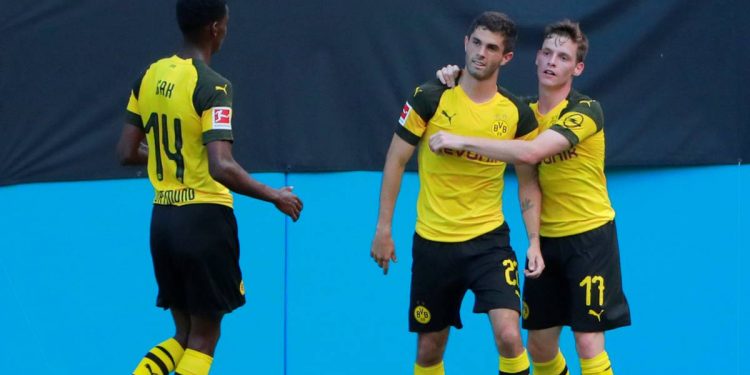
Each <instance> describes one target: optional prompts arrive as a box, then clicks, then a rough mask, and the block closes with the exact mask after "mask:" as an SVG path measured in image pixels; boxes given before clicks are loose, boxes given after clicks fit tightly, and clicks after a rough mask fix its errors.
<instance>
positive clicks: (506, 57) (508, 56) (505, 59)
mask: <svg viewBox="0 0 750 375" xmlns="http://www.w3.org/2000/svg"><path fill="white" fill-rule="evenodd" d="M512 59H513V52H508V53H506V54H504V55H503V59H502V60H501V61H500V65H505V64H507V63H509V62H510V60H512Z"/></svg>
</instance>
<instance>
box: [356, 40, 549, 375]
mask: <svg viewBox="0 0 750 375" xmlns="http://www.w3.org/2000/svg"><path fill="white" fill-rule="evenodd" d="M464 50H465V52H466V68H465V73H466V74H464V75H463V77H462V78H461V80H460V81H459V82H458V84H459V85H461V88H462V89H463V90H464V91H465V92H466V93H467V95H468V96H469V98H470V99H471V100H472V101H474V102H476V103H484V102H487V101H489V100H491V99H492V98H493V97H494V96H495V95H496V93H497V79H498V76H499V69H500V67H501V66H502V65H505V64H506V63H508V62H509V61H510V60H511V59H512V58H513V53H512V52H507V53H506V52H504V50H503V36H502V35H501V34H499V33H493V32H491V31H489V30H487V29H485V28H483V27H479V28H477V29H476V30H474V32H473V33H472V34H471V35H470V36H468V37H465V38H464ZM415 149H416V146H413V145H411V144H409V143H407V142H406V141H404V140H403V139H401V138H400V137H399V136H397V135H394V136H393V139H392V140H391V145H390V147H389V149H388V153H387V155H386V161H385V167H384V168H383V181H382V185H381V190H380V208H379V213H378V223H377V227H376V230H375V237H374V239H373V241H372V246H371V248H370V256H371V257H372V258H373V260H374V261H375V263H377V265H378V266H379V267H380V268H382V269H383V274H388V270H389V267H390V262H391V261H393V262H394V263H396V262H397V257H396V250H395V245H394V242H393V237H392V222H393V211H394V207H395V205H396V199H397V197H398V193H399V191H400V189H401V180H402V177H403V174H404V169H405V167H406V163H407V162H408V161H409V159H410V158H411V156H412V155H413V153H414V150H415ZM516 168H517V170H518V171H519V198H520V199H521V201H522V202H525V203H522V204H525V207H526V208H527V209H526V211H525V213H524V215H523V217H524V221H525V223H526V228H527V231H528V233H529V242H530V245H529V250H528V251H527V253H528V256H529V257H530V258H533V259H536V261H535V267H536V269H535V274H534V276H532V277H536V276H538V275H539V274H541V272H542V270H543V268H544V262H543V260H542V257H541V251H540V247H539V236H538V233H539V215H540V207H541V205H540V202H541V192H540V190H539V184H538V179H537V174H536V169H535V167H534V166H529V165H521V164H519V165H517V166H516ZM521 175H522V176H523V177H521ZM488 317H489V320H490V324H491V326H492V330H493V334H494V337H495V343H496V345H497V349H498V352H499V353H500V354H501V355H502V356H504V357H517V356H518V355H520V354H521V353H523V350H524V348H523V343H522V342H521V334H520V329H519V324H518V320H519V314H518V312H516V311H514V310H510V309H494V310H491V311H489V312H488ZM449 331H450V329H449V328H445V329H443V330H441V331H438V332H429V333H419V334H418V337H417V364H419V365H420V366H424V367H428V366H434V365H436V364H438V363H440V362H441V361H442V359H443V354H444V353H445V348H446V345H447V342H448V335H449Z"/></svg>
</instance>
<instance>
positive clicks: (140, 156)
mask: <svg viewBox="0 0 750 375" xmlns="http://www.w3.org/2000/svg"><path fill="white" fill-rule="evenodd" d="M145 137H146V134H145V133H143V130H141V128H139V127H137V126H135V125H132V124H127V123H126V124H125V126H123V127H122V133H120V140H119V141H117V158H118V159H119V160H120V164H122V165H144V164H146V163H148V148H147V147H145V145H144V144H143V143H142V142H143V139H144V138H145Z"/></svg>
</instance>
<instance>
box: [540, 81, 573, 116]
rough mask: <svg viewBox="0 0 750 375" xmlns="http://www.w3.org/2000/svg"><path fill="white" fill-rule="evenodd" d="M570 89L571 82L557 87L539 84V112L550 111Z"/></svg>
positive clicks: (563, 98)
mask: <svg viewBox="0 0 750 375" xmlns="http://www.w3.org/2000/svg"><path fill="white" fill-rule="evenodd" d="M571 89H572V83H571V82H568V83H566V84H565V85H562V86H558V87H551V86H542V85H539V107H538V108H539V113H540V114H545V113H547V112H549V111H551V110H552V108H555V107H557V105H558V104H560V102H562V101H563V100H565V98H567V97H568V95H569V94H570V90H571Z"/></svg>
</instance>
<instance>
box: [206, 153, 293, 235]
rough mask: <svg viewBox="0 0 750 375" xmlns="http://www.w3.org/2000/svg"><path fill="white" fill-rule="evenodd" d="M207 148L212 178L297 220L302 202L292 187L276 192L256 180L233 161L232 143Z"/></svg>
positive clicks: (276, 190)
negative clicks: (273, 206)
mask: <svg viewBox="0 0 750 375" xmlns="http://www.w3.org/2000/svg"><path fill="white" fill-rule="evenodd" d="M206 148H207V149H208V170H209V173H211V177H213V179H214V180H216V181H218V182H219V183H221V184H222V185H224V186H226V187H227V188H228V189H229V190H232V191H234V192H236V193H239V194H242V195H247V196H249V197H252V198H256V199H260V200H264V201H267V202H271V203H273V204H274V205H275V206H276V208H277V209H278V210H279V211H281V212H283V213H284V214H286V215H288V216H289V217H291V218H292V220H294V221H297V220H298V219H299V215H300V213H301V212H302V201H301V200H300V199H299V198H298V197H297V196H296V195H294V194H293V193H292V187H291V186H285V187H283V188H281V189H274V188H272V187H270V186H268V185H265V184H263V183H261V182H259V181H257V180H255V179H254V178H252V177H250V175H249V174H248V173H247V171H245V169H243V168H242V166H240V165H239V163H237V161H235V160H234V157H233V156H232V143H231V142H229V141H213V142H209V143H208V144H206Z"/></svg>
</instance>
